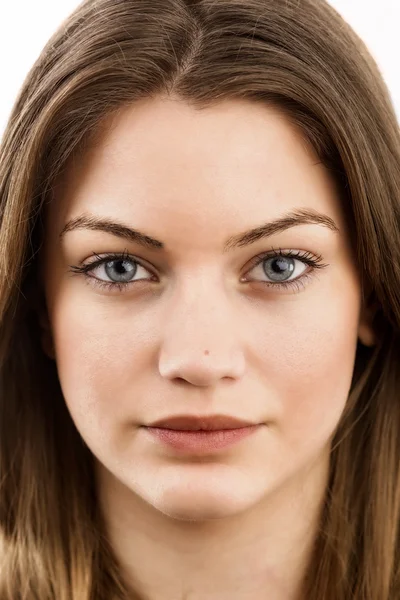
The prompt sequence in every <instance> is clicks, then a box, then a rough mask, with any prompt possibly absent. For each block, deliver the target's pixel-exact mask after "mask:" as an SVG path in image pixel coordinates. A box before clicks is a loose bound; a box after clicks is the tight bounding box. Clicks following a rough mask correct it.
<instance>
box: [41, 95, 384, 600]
mask: <svg viewBox="0 0 400 600" xmlns="http://www.w3.org/2000/svg"><path fill="white" fill-rule="evenodd" d="M108 125H112V127H109V128H104V130H103V132H102V134H101V136H100V137H99V139H98V142H97V144H96V145H95V146H93V147H92V148H91V149H90V150H89V151H87V152H86V154H85V155H84V156H82V157H81V158H80V160H79V161H78V160H76V161H74V163H71V165H70V166H69V168H68V169H67V171H66V174H65V176H64V178H63V180H62V182H60V184H59V186H58V188H57V191H56V199H55V201H54V202H53V203H52V204H51V205H50V207H49V209H48V214H47V223H46V239H45V244H44V254H43V261H42V273H43V282H44V290H45V298H46V304H47V311H45V312H44V313H43V315H42V325H43V331H44V336H43V347H44V349H45V351H46V352H47V353H48V354H49V355H51V356H53V358H54V359H55V360H56V363H57V369H58V373H59V378H60V383H61V387H62V390H63V394H64V397H65V402H66V404H67V406H68V409H69V412H70V414H71V417H72V419H73V420H74V422H75V424H76V427H77V429H78V430H79V432H80V434H81V435H82V437H83V439H84V440H85V442H86V443H87V445H88V447H89V448H90V450H91V451H92V452H93V454H94V456H95V458H96V477H97V482H98V492H99V502H100V504H101V507H102V510H103V513H104V515H105V520H106V524H107V528H108V533H109V536H110V540H111V543H112V545H113V547H114V549H115V552H116V554H117V556H118V557H119V559H120V560H121V563H122V565H123V569H124V574H125V575H126V578H127V580H128V581H129V582H130V583H131V585H132V587H133V588H134V589H136V590H137V591H138V592H139V593H140V594H142V595H143V597H146V598H150V599H151V600H153V599H154V600H161V599H162V600H172V599H173V600H178V599H179V600H183V599H184V598H187V599H190V600H206V599H207V600H214V599H215V600H216V599H218V600H225V599H226V600H227V599H228V598H229V600H239V599H240V600H242V599H245V598H246V599H247V598H249V597H251V598H252V600H261V598H262V599H263V600H265V597H266V596H265V594H266V593H267V597H268V598H269V599H270V600H288V599H292V598H293V599H294V598H299V597H300V596H299V594H300V580H301V577H302V575H303V572H304V568H305V565H306V562H307V559H308V556H309V553H310V548H311V544H312V541H313V539H314V536H315V532H316V526H317V522H318V516H319V511H320V509H321V505H322V501H323V496H324V491H325V489H326V484H327V475H328V468H329V448H330V441H331V438H332V435H333V433H334V431H335V428H336V426H337V424H338V422H339V419H340V416H341V414H342V412H343V409H344V407H345V403H346V399H347V396H348V392H349V389H350V384H351V378H352V373H353V367H354V360H355V353H356V348H357V341H358V340H360V341H361V343H364V344H367V345H371V344H372V343H374V339H373V334H372V331H371V328H370V325H369V320H368V313H367V310H366V307H363V306H362V304H361V290H360V281H359V272H358V270H357V268H356V266H355V263H354V260H353V256H352V253H351V250H350V245H349V238H348V234H347V232H346V223H345V220H344V215H343V213H342V209H341V206H340V202H339V198H338V192H337V190H336V187H335V184H334V181H333V180H332V178H331V176H330V173H329V172H328V170H327V169H326V168H325V167H324V166H323V165H322V164H321V163H320V161H319V160H318V157H317V156H316V155H315V154H314V152H313V151H312V149H311V148H310V147H309V146H308V145H307V143H306V141H305V138H304V135H302V133H301V132H300V131H299V130H297V129H296V128H295V127H294V126H293V125H291V124H290V122H289V121H288V120H287V119H286V118H285V117H284V116H282V115H281V114H280V113H279V112H278V111H277V109H274V108H271V107H268V106H261V105H260V104H251V103H250V102H249V101H246V100H232V101H223V102H221V103H220V104H217V105H215V106H214V107H212V108H207V109H204V110H202V111H199V110H196V109H194V108H193V107H190V106H188V105H187V104H185V103H184V102H182V101H179V100H176V99H173V98H163V97H159V98H157V99H152V100H146V101H141V102H139V103H137V104H136V105H135V106H131V107H128V108H125V109H124V110H122V111H121V112H120V113H119V114H118V116H117V117H114V119H113V120H112V122H111V121H110V122H109V123H108ZM298 209H310V210H314V211H318V212H319V213H323V214H324V215H326V216H328V217H330V218H331V219H333V221H334V222H335V224H336V226H337V228H338V231H333V230H332V229H330V228H328V227H326V226H323V225H318V224H308V225H304V224H303V225H298V226H295V227H292V228H290V229H286V230H285V231H281V232H279V233H276V234H274V235H272V236H271V237H270V238H266V239H260V240H258V241H256V242H255V243H253V244H252V245H250V246H246V247H241V248H236V249H234V250H231V251H229V252H225V253H224V252H223V246H224V243H225V241H226V240H227V239H228V238H229V237H230V236H232V235H236V234H238V233H240V232H243V231H244V230H246V229H250V228H253V227H257V226H259V225H261V224H263V223H265V222H267V221H271V220H273V219H277V218H279V217H281V216H283V215H285V214H287V213H290V212H292V211H294V210H298ZM83 214H86V215H87V214H91V215H95V216H96V217H107V218H109V219H111V220H112V221H116V222H119V223H124V224H126V225H128V226H130V227H132V228H135V229H139V230H140V231H143V232H145V233H146V234H147V235H150V236H152V237H155V238H157V239H159V240H161V241H163V242H164V244H165V249H164V250H163V251H161V252H160V251H157V250H155V249H145V248H143V247H141V246H139V245H138V244H136V243H134V242H131V241H127V240H124V239H121V238H119V237H117V236H114V235H112V234H111V233H108V232H103V231H95V230H89V229H85V228H78V229H75V230H73V231H69V232H68V233H66V234H65V235H64V236H63V237H62V239H60V232H61V231H62V230H63V228H64V227H65V225H66V223H67V222H68V221H69V220H70V219H75V218H77V217H80V216H82V215H83ZM272 249H282V250H293V251H296V252H301V253H302V254H303V255H304V253H306V252H308V253H309V255H312V256H318V255H320V256H321V258H322V262H323V264H325V265H326V266H325V267H324V268H321V269H319V270H314V271H312V269H311V268H310V267H308V266H307V265H305V264H304V263H303V262H302V261H301V260H299V259H294V261H293V263H292V264H294V265H295V266H296V269H297V271H296V272H295V273H294V275H292V276H290V277H289V278H290V279H291V280H293V279H296V273H298V274H299V275H298V276H297V277H303V278H304V272H306V273H307V274H308V275H309V278H308V279H303V282H304V285H302V286H301V287H300V288H299V289H294V288H290V289H278V288H277V287H276V285H275V287H273V284H274V280H273V279H271V277H268V275H267V274H266V273H265V270H264V269H263V263H261V264H260V265H258V266H252V264H251V259H253V258H254V257H255V256H257V255H258V254H260V253H262V252H267V251H271V250H272ZM124 251H126V252H128V253H129V254H130V255H131V257H134V258H135V259H137V260H139V261H141V262H142V265H137V271H136V275H134V276H133V280H136V283H131V284H130V286H129V287H127V288H125V290H124V291H122V290H121V291H120V290H118V289H117V290H115V289H114V290H107V289H103V288H99V287H96V286H95V285H93V284H94V283H95V280H94V279H93V277H94V276H97V277H99V278H102V279H105V280H108V281H110V275H108V276H107V273H106V272H105V269H104V265H103V267H97V269H96V270H95V271H94V272H92V273H91V274H89V276H88V277H86V278H85V275H84V274H77V273H71V272H70V270H69V269H70V266H71V265H73V266H77V265H80V264H82V263H84V264H86V263H89V262H90V261H92V260H93V253H94V252H96V253H97V254H99V255H100V256H101V257H103V256H104V255H107V254H108V253H122V252H124ZM264 264H265V262H264ZM269 264H271V261H270V262H269ZM286 264H287V263H286ZM128 266H130V267H132V266H133V265H132V263H129V265H128ZM302 271H303V273H302ZM117 273H118V272H117V271H116V270H115V268H114V270H113V271H111V277H113V276H114V279H115V277H116V275H117ZM244 276H246V278H247V281H246V282H243V281H241V280H242V278H243V277H244ZM266 283H267V284H268V283H270V285H269V286H268V285H266ZM275 284H276V280H275ZM180 413H191V414H198V415H201V414H216V413H224V414H229V415H233V416H236V417H238V418H244V419H247V420H249V421H251V422H253V423H262V424H263V426H262V427H261V428H259V429H258V430H257V432H256V433H254V434H253V435H252V436H250V437H248V438H246V439H245V440H242V441H241V442H240V443H238V444H236V445H234V446H231V447H228V448H226V449H224V450H222V451H221V450H220V451H218V452H214V453H211V454H209V455H207V456H197V455H188V456H180V455H177V454H176V453H175V451H174V450H172V449H171V448H169V447H167V446H165V445H163V444H161V443H160V442H156V441H154V440H153V439H151V438H150V436H149V435H147V432H146V431H145V430H144V429H143V428H141V427H140V426H141V425H143V424H148V423H151V422H152V421H155V420H156V419H159V418H162V417H166V416H169V415H172V414H180ZM205 573H206V576H205Z"/></svg>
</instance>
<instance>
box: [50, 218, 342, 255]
mask: <svg viewBox="0 0 400 600" xmlns="http://www.w3.org/2000/svg"><path fill="white" fill-rule="evenodd" d="M298 225H322V226H324V227H327V228H328V229H330V230H331V231H334V232H336V233H339V228H338V227H337V225H336V224H335V222H334V220H333V219H332V218H331V217H328V216H327V215H324V214H322V213H319V212H317V211H315V210H311V209H298V210H294V211H293V212H290V213H288V214H286V215H283V216H282V217H280V218H278V219H276V220H274V221H270V222H267V223H264V224H262V225H260V226H259V227H255V228H254V229H250V230H248V231H244V232H243V233H239V234H237V235H234V236H232V237H230V238H228V240H227V241H226V242H225V244H224V250H223V251H224V252H228V251H229V250H233V249H235V248H242V247H244V246H249V245H250V244H254V243H255V242H257V241H258V240H260V239H263V238H268V237H270V236H272V235H275V234H277V233H280V232H282V231H285V230H286V229H290V228H292V227H296V226H298ZM75 229H90V230H94V231H104V232H105V233H110V234H111V235H115V236H116V237H119V238H123V239H124V240H128V241H129V242H133V243H135V244H139V245H140V246H143V247H145V248H149V249H151V250H164V249H165V244H164V243H163V242H161V241H160V240H157V239H155V238H153V237H150V236H149V235H147V234H146V233H143V232H141V231H138V230H137V229H132V228H131V227H129V226H128V225H124V224H123V223H118V222H114V221H112V220H111V219H108V218H101V217H96V216H94V215H90V214H84V215H82V216H79V217H76V218H74V219H71V220H70V221H68V222H67V223H66V225H65V226H64V228H63V230H62V231H61V233H60V238H61V239H62V238H63V237H64V236H65V234H66V233H67V232H69V231H73V230H75Z"/></svg>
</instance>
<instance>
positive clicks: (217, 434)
mask: <svg viewBox="0 0 400 600" xmlns="http://www.w3.org/2000/svg"><path fill="white" fill-rule="evenodd" d="M260 427H261V425H251V426H249V427H239V428H238V429H220V430H218V431H177V430H175V429H163V428H160V427H146V429H147V431H148V432H149V433H150V434H151V435H152V436H155V437H156V438H157V439H158V440H160V441H162V442H163V443H165V444H167V445H168V446H170V447H172V448H174V449H175V450H180V451H183V452H196V453H208V452H213V451H215V450H220V449H221V448H227V447H228V446H233V445H234V444H236V443H237V442H239V441H240V440H242V439H243V438H246V437H249V436H250V435H252V434H253V433H255V431H256V430H257V429H259V428H260Z"/></svg>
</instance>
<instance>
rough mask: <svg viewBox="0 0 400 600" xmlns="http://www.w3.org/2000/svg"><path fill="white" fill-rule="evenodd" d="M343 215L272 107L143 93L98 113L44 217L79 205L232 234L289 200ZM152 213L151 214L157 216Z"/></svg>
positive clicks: (333, 192) (67, 214)
mask: <svg viewBox="0 0 400 600" xmlns="http://www.w3.org/2000/svg"><path fill="white" fill-rule="evenodd" d="M304 207H306V208H315V209H317V210H320V211H324V212H325V213H327V214H329V215H330V216H331V217H332V218H333V219H334V220H335V221H336V222H337V223H338V225H339V226H340V225H343V214H342V212H341V207H340V203H339V201H338V190H337V188H336V183H335V181H334V180H333V178H332V177H331V175H330V173H329V172H328V170H327V169H326V168H325V167H324V166H323V165H322V164H321V162H320V160H319V158H318V156H317V155H316V153H315V151H314V150H313V149H312V148H311V146H310V144H309V143H308V141H307V140H306V137H305V135H304V133H303V132H302V131H301V130H300V129H299V128H296V127H295V126H294V125H293V124H292V123H291V122H290V121H289V120H288V118H287V117H285V116H284V115H283V114H282V113H281V112H279V111H278V110H277V109H276V108H274V107H270V106H266V105H262V104H260V103H253V102H251V101H248V100H224V101H221V102H219V103H218V104H215V105H214V106H210V107H207V108H203V109H197V108H194V107H192V106H190V105H188V104H187V103H185V102H183V101H179V100H172V99H168V98H161V97H160V98H157V99H151V100H142V101H140V102H137V103H135V104H134V105H131V106H129V107H124V108H123V109H121V110H120V111H119V112H118V113H116V114H114V115H113V116H111V117H109V118H108V119H107V120H105V121H104V124H103V127H102V128H101V130H99V134H98V135H97V137H96V140H95V143H94V144H93V145H91V146H89V148H88V149H87V150H86V151H85V152H84V153H82V154H81V155H80V156H79V158H78V157H76V158H75V159H73V160H71V162H70V164H69V165H68V168H67V170H66V171H65V176H64V178H63V180H62V182H60V185H59V186H58V188H57V201H56V202H54V203H52V206H51V207H50V218H51V219H52V221H53V224H55V222H57V226H58V228H59V229H62V226H63V224H64V223H65V222H66V221H67V220H68V219H71V218H74V217H77V216H79V215H80V214H82V213H84V212H90V213H95V214H100V215H101V216H105V217H110V218H113V217H116V218H118V219H119V220H122V221H124V222H127V223H132V224H138V223H137V222H138V221H140V225H141V226H142V227H145V228H147V229H148V230H149V229H150V230H152V231H153V233H154V234H156V231H155V230H156V229H157V223H159V224H160V235H161V236H163V237H165V232H163V231H161V229H162V222H163V220H167V221H168V225H171V222H172V223H173V224H174V227H175V226H176V227H179V223H178V221H179V222H180V223H181V227H182V228H183V229H187V226H188V224H189V223H190V224H193V223H194V222H195V223H196V226H197V229H199V228H200V229H201V227H203V226H204V227H205V226H209V224H210V222H213V223H218V224H219V227H220V228H221V223H223V224H224V226H225V228H226V230H227V231H226V233H228V234H231V233H233V232H234V230H235V229H240V230H241V229H243V226H249V227H251V226H253V225H254V223H258V222H259V221H260V219H261V220H265V219H274V218H278V217H279V216H281V215H282V213H285V212H289V211H291V210H294V209H297V208H304ZM155 219H157V223H155Z"/></svg>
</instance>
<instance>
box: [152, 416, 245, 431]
mask: <svg viewBox="0 0 400 600" xmlns="http://www.w3.org/2000/svg"><path fill="white" fill-rule="evenodd" d="M250 425H256V423H253V422H250V421H244V420H243V419H237V418H236V417H230V416H228V415H210V416H202V417H196V416H194V415H175V416H172V417H167V418H165V419H159V420H158V421H154V423H150V424H149V425H146V427H160V428H163V429H177V430H180V431H200V430H203V431H217V430H221V429H239V428H240V427H249V426H250Z"/></svg>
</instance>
